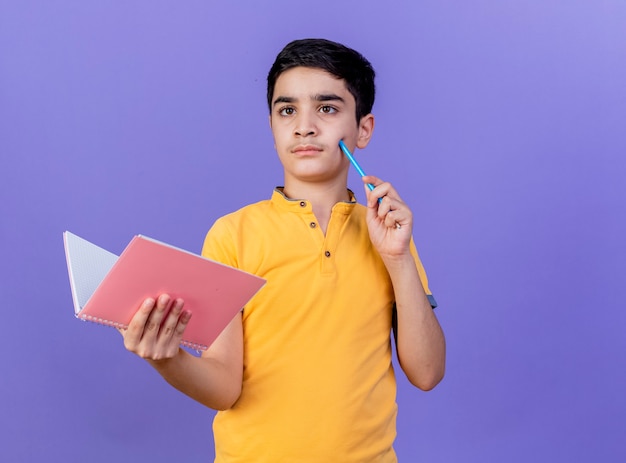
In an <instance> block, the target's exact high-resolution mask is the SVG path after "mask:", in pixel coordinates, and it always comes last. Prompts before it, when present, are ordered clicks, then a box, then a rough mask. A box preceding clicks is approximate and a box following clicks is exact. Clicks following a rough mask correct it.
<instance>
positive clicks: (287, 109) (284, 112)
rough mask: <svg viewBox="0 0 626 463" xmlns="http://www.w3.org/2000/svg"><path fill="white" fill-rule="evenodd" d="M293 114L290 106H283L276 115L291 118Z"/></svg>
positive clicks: (293, 111)
mask: <svg viewBox="0 0 626 463" xmlns="http://www.w3.org/2000/svg"><path fill="white" fill-rule="evenodd" d="M295 112H296V110H295V109H294V108H292V107H291V106H285V107H284V108H280V109H279V110H278V114H280V115H281V116H292V115H293V113H295Z"/></svg>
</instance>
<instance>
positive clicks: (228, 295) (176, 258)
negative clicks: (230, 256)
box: [63, 232, 265, 350]
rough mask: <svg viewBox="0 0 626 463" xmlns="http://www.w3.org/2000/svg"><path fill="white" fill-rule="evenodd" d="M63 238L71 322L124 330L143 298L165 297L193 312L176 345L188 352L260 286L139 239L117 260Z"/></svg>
mask: <svg viewBox="0 0 626 463" xmlns="http://www.w3.org/2000/svg"><path fill="white" fill-rule="evenodd" d="M63 237H64V243H65V254H66V259H67V267H68V272H69V277H70V286H71V289H72V298H73V301H74V311H75V315H76V317H78V318H80V319H82V320H87V321H92V322H96V323H101V324H105V325H109V326H114V327H116V328H123V329H125V328H127V327H128V324H129V323H130V321H131V319H132V317H133V316H134V315H135V313H136V312H137V309H138V308H139V307H140V305H141V304H142V303H143V302H144V301H145V300H146V299H147V298H154V297H157V296H158V295H161V294H167V295H169V296H170V297H171V298H172V300H175V299H178V298H181V299H182V300H184V302H185V307H186V310H189V311H191V312H192V313H193V317H192V320H189V323H188V324H187V326H186V328H185V332H184V336H183V338H182V342H181V344H183V345H185V346H188V347H191V348H194V349H199V350H206V349H207V348H208V346H210V345H211V344H212V343H213V341H214V340H215V338H217V336H218V335H219V334H220V333H221V332H222V330H223V329H224V328H225V327H226V325H228V323H229V322H230V321H231V320H232V319H233V317H234V316H235V315H236V314H237V313H238V312H239V311H240V310H241V309H242V308H243V306H244V305H245V304H246V303H247V302H248V301H249V300H250V299H251V298H252V296H254V294H256V292H257V291H258V290H259V289H260V288H261V287H262V286H263V285H264V284H265V280H264V279H262V278H259V277H257V276H255V275H252V274H249V273H246V272H243V271H241V270H238V269H235V268H232V267H229V266H226V265H223V264H221V263H218V262H214V261H212V260H209V259H205V258H204V257H202V256H198V255H196V254H192V253H190V252H187V251H184V250H182V249H178V248H175V247H173V246H170V245H167V244H165V243H161V242H159V241H156V240H153V239H151V238H147V237H145V236H136V237H134V238H133V239H132V241H131V242H130V244H129V245H128V246H127V247H126V249H125V250H124V251H123V252H122V254H121V255H120V257H119V258H118V257H117V256H115V255H114V254H112V253H110V252H108V251H106V250H104V249H102V248H100V247H98V246H96V245H94V244H92V243H90V242H89V241H86V240H84V239H82V238H80V237H78V236H76V235H74V234H72V233H70V232H65V233H64V234H63ZM175 307H176V305H175V304H174V305H173V306H172V309H174V308H175Z"/></svg>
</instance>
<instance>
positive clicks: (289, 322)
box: [123, 39, 445, 463]
mask: <svg viewBox="0 0 626 463" xmlns="http://www.w3.org/2000/svg"><path fill="white" fill-rule="evenodd" d="M267 97H268V105H269V110H270V116H269V122H270V127H271V130H272V133H273V136H274V142H275V148H276V151H277V152H278V156H279V158H280V161H281V163H282V166H283V169H284V186H283V187H278V188H276V189H275V190H274V192H273V194H272V197H271V199H269V200H266V201H261V202H259V203H256V204H252V205H250V206H247V207H244V208H243V209H241V210H239V211H237V212H235V213H233V214H229V215H227V216H225V217H222V218H221V219H219V220H218V221H217V222H216V223H215V224H214V225H213V227H212V228H211V230H210V231H209V233H208V234H207V237H206V240H205V243H204V247H203V255H205V256H207V257H209V258H211V259H214V260H218V261H220V262H223V263H225V264H228V265H231V266H234V267H238V268H241V269H243V270H246V271H249V272H251V273H254V274H257V275H259V276H262V277H264V278H266V279H267V284H266V285H265V287H264V288H263V289H262V290H261V291H260V292H259V293H258V294H257V295H256V296H255V297H254V298H253V299H252V301H251V302H250V303H249V304H248V305H247V306H246V307H245V308H244V310H243V311H242V312H241V313H239V314H238V315H237V316H236V317H235V319H234V320H233V321H232V322H231V323H230V325H229V326H228V327H227V328H226V329H225V330H224V332H223V333H222V334H221V335H220V336H219V337H218V339H217V340H216V341H215V343H214V344H213V345H212V346H211V347H210V348H209V349H208V350H207V351H206V352H204V353H203V354H202V356H201V357H194V356H192V355H190V354H188V353H187V352H185V351H184V350H182V349H180V348H179V342H180V340H181V337H182V333H183V331H184V329H185V326H186V324H187V323H188V322H189V319H190V317H191V313H189V312H188V311H186V310H185V309H184V308H183V301H182V300H175V301H171V300H170V298H169V296H168V295H160V296H159V297H158V298H156V300H155V299H148V300H146V301H145V302H144V303H143V305H142V306H141V308H140V309H139V310H138V312H137V314H136V315H135V317H134V318H133V320H132V322H131V324H130V326H129V328H128V330H126V331H125V332H124V333H123V334H124V343H125V346H126V348H127V349H129V350H130V351H132V352H135V353H136V354H137V355H139V356H141V357H143V358H145V359H146V360H147V361H148V362H150V363H151V365H152V366H153V367H154V368H156V369H157V371H158V372H159V373H160V374H161V375H162V376H163V377H164V378H165V379H166V380H167V381H168V382H169V383H170V384H172V385H173V386H174V387H176V388H178V389H179V390H180V391H182V392H183V393H185V394H187V395H189V396H190V397H192V398H194V399H195V400H197V401H198V402H200V403H202V404H204V405H206V406H208V407H211V408H215V409H217V410H220V411H219V412H218V414H217V416H216V418H215V421H214V434H215V449H216V461H217V462H271V463H276V462H316V463H319V462H374V461H375V462H394V461H396V456H395V453H394V450H393V440H394V438H395V433H396V431H395V422H396V408H397V407H396V403H395V393H396V385H395V377H394V373H393V369H392V364H391V346H390V339H391V338H390V333H391V331H392V325H393V330H394V331H395V333H396V343H397V351H398V357H399V363H400V365H401V367H402V370H403V371H404V373H405V374H406V375H407V377H408V379H409V381H411V383H412V384H414V385H415V386H417V387H419V388H421V389H424V390H429V389H432V388H433V387H434V386H435V385H436V384H437V383H438V382H439V381H440V380H441V379H442V377H443V373H444V364H445V341H444V337H443V333H442V331H441V328H440V326H439V324H438V322H437V319H436V317H435V316H434V314H433V311H432V308H431V304H430V303H429V296H430V295H429V294H428V293H429V291H428V284H427V280H426V276H425V274H424V271H423V268H422V265H421V263H420V261H419V258H418V257H417V253H416V251H415V247H414V245H413V242H412V238H411V235H412V229H413V216H412V213H411V211H410V209H409V208H408V206H407V205H406V204H405V203H404V202H403V201H402V199H401V198H400V196H399V195H398V193H397V192H396V191H395V189H394V188H393V187H392V186H391V185H390V184H389V183H387V182H383V181H382V180H380V179H378V178H376V177H372V176H368V177H365V178H364V179H363V181H364V183H371V184H373V185H374V186H375V188H374V190H373V191H371V192H370V191H369V190H368V189H367V188H365V192H366V195H367V205H366V206H362V205H359V204H357V203H356V201H355V199H354V195H353V194H352V192H351V191H350V190H348V189H347V177H348V171H349V168H350V163H349V160H348V159H347V158H346V157H345V156H344V155H343V154H342V153H341V151H340V148H339V146H338V143H339V141H340V140H343V141H344V142H345V144H346V145H347V146H348V148H349V149H350V150H354V149H355V147H356V148H360V149H362V148H365V147H366V146H367V144H368V142H369V140H370V138H371V136H372V132H373V129H374V116H373V115H372V114H371V109H372V106H373V103H374V70H373V69H372V67H371V65H370V63H369V62H368V61H367V60H366V59H365V58H363V57H362V56H361V55H360V54H359V53H357V52H356V51H354V50H351V49H349V48H347V47H344V46H343V45H340V44H337V43H334V42H330V41H327V40H318V39H307V40H297V41H294V42H292V43H290V44H288V45H287V46H286V47H285V48H284V49H283V50H282V51H281V52H280V53H279V55H278V57H277V58H276V61H275V62H274V65H273V66H272V68H271V70H270V72H269V75H268V92H267ZM379 198H382V199H380V201H379ZM427 294H428V295H427ZM430 298H431V299H430V300H431V301H434V299H432V296H430ZM433 306H434V303H433ZM170 308H171V310H169V311H168V309H170Z"/></svg>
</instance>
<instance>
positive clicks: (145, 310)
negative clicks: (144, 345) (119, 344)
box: [122, 297, 156, 350]
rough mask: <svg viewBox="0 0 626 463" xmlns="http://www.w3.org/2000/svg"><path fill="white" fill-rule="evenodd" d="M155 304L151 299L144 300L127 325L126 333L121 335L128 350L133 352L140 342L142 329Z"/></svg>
mask: <svg viewBox="0 0 626 463" xmlns="http://www.w3.org/2000/svg"><path fill="white" fill-rule="evenodd" d="M155 303H156V301H155V300H154V299H152V298H151V297H149V298H147V299H146V300H144V301H143V303H142V304H141V306H139V309H138V310H137V312H136V313H135V315H134V316H133V318H132V319H131V321H130V323H129V324H128V329H127V330H126V333H122V334H123V335H124V345H125V346H126V348H127V349H128V350H134V348H135V347H136V346H137V345H138V344H139V342H140V341H141V337H142V335H143V332H144V327H145V326H146V322H147V321H148V318H149V317H150V314H151V313H152V309H154V305H155Z"/></svg>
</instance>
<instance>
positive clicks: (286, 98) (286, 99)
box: [272, 93, 345, 106]
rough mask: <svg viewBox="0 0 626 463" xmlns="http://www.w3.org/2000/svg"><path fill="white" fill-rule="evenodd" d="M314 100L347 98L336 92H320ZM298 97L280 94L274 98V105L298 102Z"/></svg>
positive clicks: (340, 100)
mask: <svg viewBox="0 0 626 463" xmlns="http://www.w3.org/2000/svg"><path fill="white" fill-rule="evenodd" d="M312 99H313V100H315V101H322V102H323V101H339V102H341V103H344V102H345V100H344V99H343V98H342V97H340V96H339V95H335V94H334V93H320V94H317V95H313V98H312ZM297 101H298V99H297V98H293V97H290V96H279V97H277V98H276V99H275V100H274V103H272V106H276V105H277V104H279V103H294V102H297Z"/></svg>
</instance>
